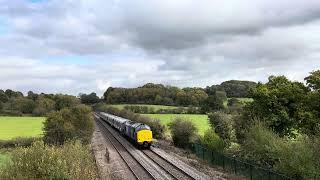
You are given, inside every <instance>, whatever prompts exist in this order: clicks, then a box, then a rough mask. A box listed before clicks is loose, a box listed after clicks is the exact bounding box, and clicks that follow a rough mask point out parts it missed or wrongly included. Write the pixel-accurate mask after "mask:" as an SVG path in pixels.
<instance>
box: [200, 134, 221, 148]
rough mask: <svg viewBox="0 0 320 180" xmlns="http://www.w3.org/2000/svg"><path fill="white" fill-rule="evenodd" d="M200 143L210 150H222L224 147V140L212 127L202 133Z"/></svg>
mask: <svg viewBox="0 0 320 180" xmlns="http://www.w3.org/2000/svg"><path fill="white" fill-rule="evenodd" d="M200 143H201V144H202V145H203V146H204V147H206V148H208V149H210V150H212V151H218V152H222V151H223V150H224V148H225V143H224V141H223V140H222V139H221V138H220V137H219V136H218V135H217V134H216V133H215V132H214V131H213V130H212V129H210V130H207V131H206V132H205V133H204V136H203V137H202V138H201V139H200Z"/></svg>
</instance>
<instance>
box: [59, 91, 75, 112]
mask: <svg viewBox="0 0 320 180" xmlns="http://www.w3.org/2000/svg"><path fill="white" fill-rule="evenodd" d="M54 100H55V102H56V107H55V109H56V110H57V111H59V110H61V109H63V108H70V107H74V106H76V105H78V104H80V101H79V99H77V98H76V97H74V96H69V95H62V94H58V95H55V96H54Z"/></svg>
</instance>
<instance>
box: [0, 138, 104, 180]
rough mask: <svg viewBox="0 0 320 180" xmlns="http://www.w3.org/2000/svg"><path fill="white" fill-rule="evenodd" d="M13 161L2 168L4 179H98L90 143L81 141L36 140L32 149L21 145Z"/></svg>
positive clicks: (12, 154) (12, 157)
mask: <svg viewBox="0 0 320 180" xmlns="http://www.w3.org/2000/svg"><path fill="white" fill-rule="evenodd" d="M10 155H11V161H10V162H9V163H8V164H7V165H5V166H4V168H2V169H0V179H7V180H15V179H19V180H29V179H33V180H41V179H70V180H78V179H83V180H84V179H96V178H97V177H98V175H97V172H96V169H95V162H94V159H93V157H92V156H91V153H90V151H89V148H88V146H83V145H82V144H81V143H80V142H79V141H76V142H69V143H66V144H65V145H64V146H61V147H57V146H48V145H45V144H44V143H43V142H41V141H38V142H35V143H34V144H33V145H32V146H31V147H29V148H17V149H15V150H13V151H12V152H11V153H10Z"/></svg>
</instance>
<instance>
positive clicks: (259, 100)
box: [250, 76, 308, 136]
mask: <svg viewBox="0 0 320 180" xmlns="http://www.w3.org/2000/svg"><path fill="white" fill-rule="evenodd" d="M307 94H308V89H307V88H306V87H305V86H304V85H303V83H300V82H291V81H289V80H288V79H287V78H286V77H284V76H278V77H276V76H271V77H269V82H267V83H266V84H259V85H258V86H257V87H256V89H255V90H254V91H253V92H252V97H253V99H254V101H253V102H252V105H251V106H250V107H251V109H250V111H251V112H252V113H253V114H254V115H255V116H257V117H258V118H259V119H261V120H263V121H264V122H265V123H266V125H267V126H268V127H270V128H271V129H272V130H274V131H275V132H276V133H278V134H279V135H281V136H284V135H292V132H293V129H295V128H297V127H298V126H299V118H297V112H298V111H299V108H301V107H302V106H303V101H304V99H306V98H307Z"/></svg>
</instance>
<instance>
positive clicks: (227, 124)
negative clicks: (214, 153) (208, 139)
mask: <svg viewBox="0 0 320 180" xmlns="http://www.w3.org/2000/svg"><path fill="white" fill-rule="evenodd" d="M209 123H210V125H211V127H212V129H214V131H215V133H217V134H218V135H219V137H220V138H221V139H222V140H223V141H224V143H225V144H226V145H230V143H231V140H232V138H233V137H234V135H233V121H232V117H231V116H230V115H228V114H225V113H223V112H214V113H211V114H209Z"/></svg>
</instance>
